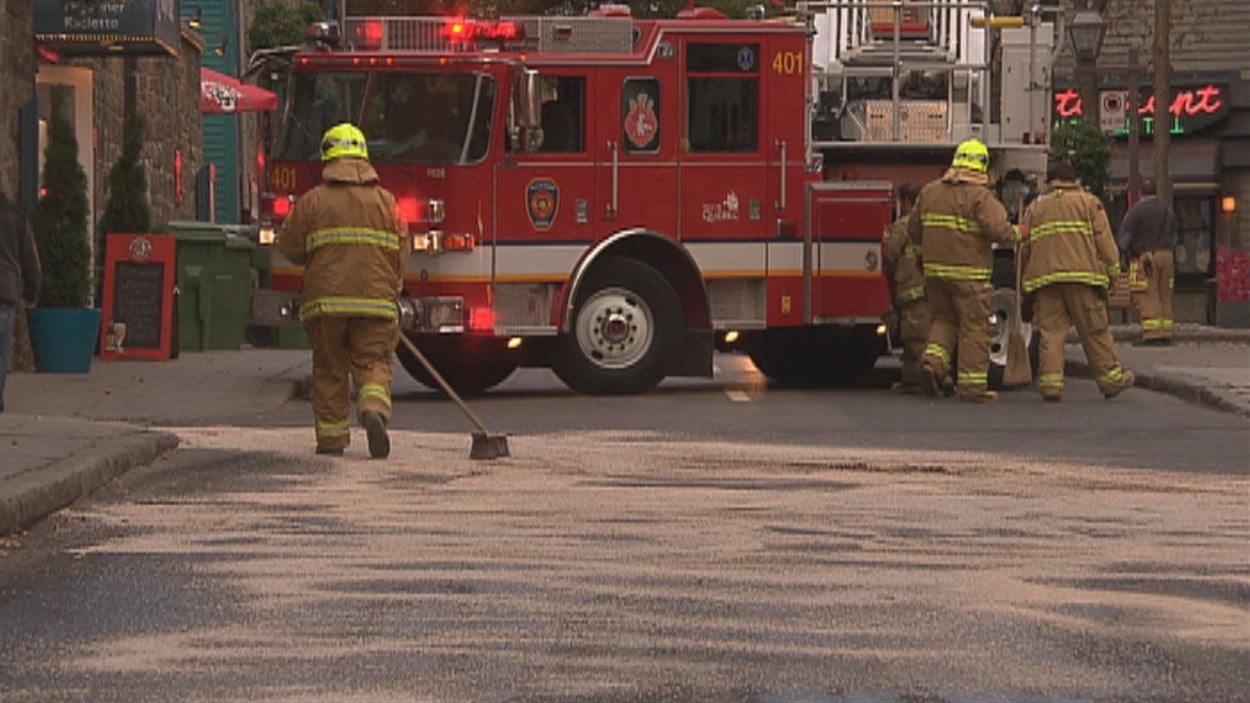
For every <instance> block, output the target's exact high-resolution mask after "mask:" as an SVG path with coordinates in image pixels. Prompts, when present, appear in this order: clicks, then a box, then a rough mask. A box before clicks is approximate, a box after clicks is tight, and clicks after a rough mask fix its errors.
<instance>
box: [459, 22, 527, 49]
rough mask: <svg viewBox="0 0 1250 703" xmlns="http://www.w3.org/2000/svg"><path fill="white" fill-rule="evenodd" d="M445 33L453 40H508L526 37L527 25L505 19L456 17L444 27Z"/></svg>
mask: <svg viewBox="0 0 1250 703" xmlns="http://www.w3.org/2000/svg"><path fill="white" fill-rule="evenodd" d="M443 35H444V36H446V37H447V39H448V40H450V41H452V42H474V41H496V42H500V43H502V42H508V41H517V40H520V39H524V38H525V27H524V26H522V25H521V24H518V23H516V22H508V21H504V20H492V21H481V20H467V19H462V18H456V19H453V20H451V21H449V22H448V23H447V25H446V26H445V27H444V28H443Z"/></svg>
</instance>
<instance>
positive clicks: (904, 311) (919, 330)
mask: <svg viewBox="0 0 1250 703" xmlns="http://www.w3.org/2000/svg"><path fill="white" fill-rule="evenodd" d="M930 323H931V318H930V317H929V301H927V300H925V299H924V298H919V299H917V300H909V301H907V302H906V303H903V304H902V305H901V306H900V307H899V311H898V328H899V329H898V331H899V336H900V337H901V338H902V340H901V341H902V342H903V373H902V375H901V376H900V378H899V381H900V382H902V383H905V384H908V385H919V384H920V382H921V381H922V380H923V379H922V377H921V375H920V364H921V362H922V361H923V360H924V348H925V343H926V342H928V341H929V325H930Z"/></svg>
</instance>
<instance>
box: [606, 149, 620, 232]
mask: <svg viewBox="0 0 1250 703" xmlns="http://www.w3.org/2000/svg"><path fill="white" fill-rule="evenodd" d="M608 151H609V152H611V154H612V202H610V203H608V212H607V219H609V220H611V219H613V218H614V217H616V212H617V206H618V205H620V201H619V196H620V186H621V151H620V147H619V145H618V144H617V143H616V142H613V141H609V142H608Z"/></svg>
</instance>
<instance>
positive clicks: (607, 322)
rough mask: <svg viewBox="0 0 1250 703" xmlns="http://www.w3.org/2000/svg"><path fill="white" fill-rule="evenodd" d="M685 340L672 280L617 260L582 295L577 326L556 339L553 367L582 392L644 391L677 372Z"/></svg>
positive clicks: (598, 269)
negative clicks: (672, 371)
mask: <svg viewBox="0 0 1250 703" xmlns="http://www.w3.org/2000/svg"><path fill="white" fill-rule="evenodd" d="M681 337H682V315H681V301H680V300H679V299H678V298H677V293H676V292H674V290H673V287H672V286H671V285H670V284H669V282H668V281H667V280H665V279H664V277H663V276H661V275H660V273H659V272H658V271H656V270H655V269H654V268H652V267H650V266H648V265H646V264H644V263H642V262H641V261H638V260H637V259H632V258H628V257H616V258H613V259H610V260H607V261H605V262H603V263H602V264H600V265H599V266H598V267H596V268H595V269H594V270H592V271H591V273H590V275H589V276H588V277H587V278H586V280H585V282H584V283H583V285H582V287H581V289H580V290H579V291H578V294H577V305H576V307H575V310H574V314H573V327H572V329H571V330H570V331H569V332H567V333H565V334H561V335H560V336H559V337H557V338H556V340H555V345H554V349H553V353H552V357H551V368H552V370H553V371H555V373H556V375H557V376H559V377H560V380H562V381H564V382H565V383H566V384H568V386H569V387H570V388H573V389H574V390H577V391H580V392H582V393H588V394H596V395H606V394H625V393H642V392H645V391H648V390H651V389H652V388H654V387H655V386H656V384H658V383H659V382H660V381H662V380H663V379H664V377H665V376H666V375H668V372H669V371H670V370H672V368H673V366H674V364H675V363H676V360H677V355H678V353H679V347H680V346H681Z"/></svg>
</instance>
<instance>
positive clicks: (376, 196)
mask: <svg viewBox="0 0 1250 703" xmlns="http://www.w3.org/2000/svg"><path fill="white" fill-rule="evenodd" d="M321 160H322V162H324V164H325V165H324V167H323V168H322V172H321V177H322V181H323V182H322V184H321V185H319V186H317V187H316V188H313V189H312V190H310V191H309V192H308V193H307V194H305V195H304V196H303V197H302V198H300V200H299V201H298V202H297V203H296V204H295V207H293V208H292V209H291V214H290V216H289V217H287V219H286V221H285V222H283V223H282V229H281V231H280V232H279V233H278V248H279V249H280V250H281V251H282V254H283V256H285V257H287V258H288V259H290V260H291V261H292V262H294V263H297V264H303V265H304V279H303V288H302V291H301V294H302V298H301V304H300V310H299V316H300V321H301V322H303V323H304V329H305V330H306V331H307V332H308V343H309V345H310V346H311V347H312V361H313V387H312V405H313V418H314V421H315V423H316V436H317V453H318V454H330V455H336V456H341V455H342V454H343V450H344V449H345V448H346V447H347V446H348V444H350V443H351V433H350V431H349V429H350V421H349V417H350V413H351V383H352V382H354V384H355V387H356V415H357V421H358V422H359V423H360V424H361V425H362V426H363V427H364V428H365V434H366V437H367V438H368V441H369V455H370V456H372V457H374V458H384V457H386V456H387V455H388V454H390V438H389V437H388V436H387V432H386V428H387V426H388V425H389V424H390V420H391V352H392V351H393V350H394V349H395V345H396V344H397V343H398V342H399V318H398V313H397V308H396V298H397V297H398V296H399V294H400V292H401V290H402V287H403V272H404V267H405V264H406V259H407V253H408V248H409V246H408V236H407V230H406V227H405V226H404V224H403V222H402V221H401V220H400V218H399V213H398V210H397V208H396V206H395V198H394V196H393V195H391V193H390V192H389V191H387V190H386V189H385V188H383V187H381V186H380V185H378V174H377V172H376V171H374V170H373V167H372V166H371V165H370V164H369V151H368V148H367V146H366V143H365V137H364V134H362V133H361V131H360V130H359V129H357V128H356V127H355V126H353V125H351V124H348V123H343V124H339V125H336V126H334V127H331V128H330V129H328V130H326V133H325V136H324V137H322V139H321Z"/></svg>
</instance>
